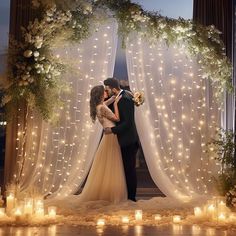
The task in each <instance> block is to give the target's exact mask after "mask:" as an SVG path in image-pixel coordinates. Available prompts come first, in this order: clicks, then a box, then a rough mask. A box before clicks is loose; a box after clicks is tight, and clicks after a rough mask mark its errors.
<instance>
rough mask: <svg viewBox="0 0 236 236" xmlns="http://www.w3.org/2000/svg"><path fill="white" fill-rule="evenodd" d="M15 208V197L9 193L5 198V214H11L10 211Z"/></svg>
mask: <svg viewBox="0 0 236 236" xmlns="http://www.w3.org/2000/svg"><path fill="white" fill-rule="evenodd" d="M14 207H15V197H14V194H13V193H9V195H8V196H7V207H6V212H7V214H11V211H12V210H13V209H14Z"/></svg>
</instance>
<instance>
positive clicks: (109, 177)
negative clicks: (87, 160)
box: [79, 85, 127, 203]
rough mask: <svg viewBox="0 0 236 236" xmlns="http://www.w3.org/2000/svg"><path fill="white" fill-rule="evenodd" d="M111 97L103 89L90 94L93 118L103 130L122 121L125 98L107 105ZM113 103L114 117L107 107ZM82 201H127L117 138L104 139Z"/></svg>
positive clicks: (81, 196)
mask: <svg viewBox="0 0 236 236" xmlns="http://www.w3.org/2000/svg"><path fill="white" fill-rule="evenodd" d="M107 97H108V95H107V93H106V92H105V90H104V87H103V85H98V86H95V87H93V88H92V90H91V93H90V116H91V119H92V121H93V122H95V120H96V118H97V119H98V121H99V122H100V124H101V125H102V126H103V128H107V127H114V126H115V122H117V121H119V119H120V118H119V110H118V106H117V103H118V102H119V100H120V98H121V96H120V97H118V98H114V97H113V98H110V99H108V100H107V101H105V102H104V99H106V98H107ZM114 100H115V101H114ZM113 101H114V103H113V106H114V113H113V112H112V111H111V110H110V109H109V108H108V107H107V106H108V105H109V103H112V102H113ZM79 198H80V200H81V201H95V200H105V201H109V202H112V203H119V202H121V201H125V200H127V189H126V182H125V174H124V167H123V162H122V157H121V151H120V146H119V143H118V140H117V136H116V135H115V134H108V135H103V137H102V140H101V142H100V144H99V147H98V149H97V152H96V154H95V157H94V161H93V164H92V167H91V170H90V173H89V175H88V178H87V182H86V184H85V186H84V188H83V191H82V193H81V194H80V195H79Z"/></svg>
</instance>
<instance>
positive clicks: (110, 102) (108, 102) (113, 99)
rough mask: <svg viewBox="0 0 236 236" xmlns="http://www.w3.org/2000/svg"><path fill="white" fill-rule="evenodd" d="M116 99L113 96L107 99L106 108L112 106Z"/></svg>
mask: <svg viewBox="0 0 236 236" xmlns="http://www.w3.org/2000/svg"><path fill="white" fill-rule="evenodd" d="M115 99H116V96H112V97H110V98H109V99H107V100H106V101H104V104H105V105H106V106H109V105H110V104H112V103H113V102H114V101H115Z"/></svg>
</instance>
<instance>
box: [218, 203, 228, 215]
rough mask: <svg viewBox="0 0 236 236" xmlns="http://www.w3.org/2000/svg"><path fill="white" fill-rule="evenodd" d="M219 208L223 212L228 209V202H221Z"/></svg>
mask: <svg viewBox="0 0 236 236" xmlns="http://www.w3.org/2000/svg"><path fill="white" fill-rule="evenodd" d="M218 210H219V212H222V213H223V212H226V211H227V207H226V203H225V202H224V201H220V202H219V205H218Z"/></svg>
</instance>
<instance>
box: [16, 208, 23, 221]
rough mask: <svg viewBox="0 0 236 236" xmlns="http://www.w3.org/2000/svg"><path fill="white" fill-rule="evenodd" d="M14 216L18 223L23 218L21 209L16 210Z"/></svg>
mask: <svg viewBox="0 0 236 236" xmlns="http://www.w3.org/2000/svg"><path fill="white" fill-rule="evenodd" d="M14 214H15V219H16V221H19V220H20V218H21V216H22V211H21V209H20V208H16V209H15V213H14Z"/></svg>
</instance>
